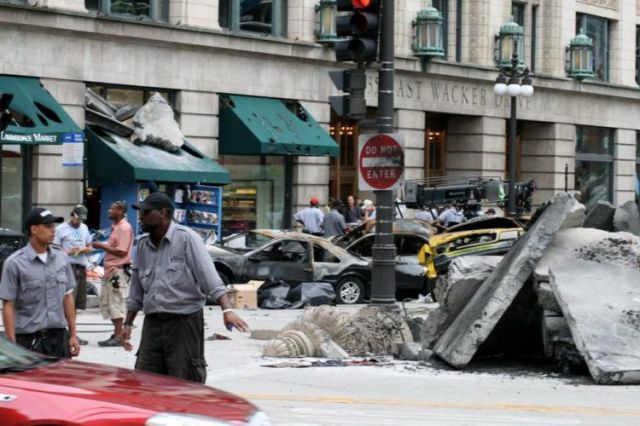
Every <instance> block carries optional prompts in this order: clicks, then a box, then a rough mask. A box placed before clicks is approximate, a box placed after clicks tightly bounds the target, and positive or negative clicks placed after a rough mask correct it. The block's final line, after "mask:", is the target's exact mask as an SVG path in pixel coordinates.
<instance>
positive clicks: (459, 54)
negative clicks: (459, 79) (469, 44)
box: [456, 0, 462, 62]
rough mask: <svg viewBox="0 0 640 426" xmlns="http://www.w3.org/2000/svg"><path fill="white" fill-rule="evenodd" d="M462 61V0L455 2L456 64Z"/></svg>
mask: <svg viewBox="0 0 640 426" xmlns="http://www.w3.org/2000/svg"><path fill="white" fill-rule="evenodd" d="M461 61H462V0H456V62H461Z"/></svg>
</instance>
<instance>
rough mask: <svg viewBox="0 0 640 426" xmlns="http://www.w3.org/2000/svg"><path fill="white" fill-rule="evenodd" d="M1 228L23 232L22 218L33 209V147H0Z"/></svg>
mask: <svg viewBox="0 0 640 426" xmlns="http://www.w3.org/2000/svg"><path fill="white" fill-rule="evenodd" d="M0 146H2V155H1V156H0V168H1V170H2V173H1V174H0V182H1V184H0V187H1V188H2V194H1V198H2V202H1V204H0V228H7V229H12V230H14V231H21V230H22V218H23V217H24V216H25V214H26V212H27V211H28V210H29V209H30V208H31V179H29V177H30V176H31V170H32V169H31V165H32V158H33V147H31V146H27V145H0Z"/></svg>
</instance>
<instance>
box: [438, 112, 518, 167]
mask: <svg viewBox="0 0 640 426" xmlns="http://www.w3.org/2000/svg"><path fill="white" fill-rule="evenodd" d="M445 143H446V147H445V149H446V157H447V158H446V168H447V175H448V176H485V177H501V178H503V177H504V172H505V161H506V156H505V147H506V121H505V120H504V119H502V118H493V117H468V116H451V117H450V118H449V121H448V123H447V140H446V141H445Z"/></svg>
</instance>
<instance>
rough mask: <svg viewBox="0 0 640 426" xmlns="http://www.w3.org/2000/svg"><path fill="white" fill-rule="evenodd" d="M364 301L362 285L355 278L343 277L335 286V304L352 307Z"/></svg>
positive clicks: (360, 281) (358, 279)
mask: <svg viewBox="0 0 640 426" xmlns="http://www.w3.org/2000/svg"><path fill="white" fill-rule="evenodd" d="M362 300H364V284H363V283H362V280H360V278H357V277H345V278H342V279H341V280H340V281H338V284H336V302H337V303H341V304H345V305H353V304H355V303H361V302H362Z"/></svg>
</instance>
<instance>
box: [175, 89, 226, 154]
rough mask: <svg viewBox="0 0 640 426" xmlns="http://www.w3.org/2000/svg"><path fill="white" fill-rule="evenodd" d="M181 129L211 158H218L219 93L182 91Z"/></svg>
mask: <svg viewBox="0 0 640 426" xmlns="http://www.w3.org/2000/svg"><path fill="white" fill-rule="evenodd" d="M178 110H179V111H180V129H181V130H182V133H183V134H184V136H185V138H186V139H187V140H188V141H189V142H190V143H191V144H193V145H195V146H196V148H198V149H199V150H200V151H202V153H203V154H204V155H206V156H207V157H209V158H213V159H215V158H218V110H219V103H218V95H217V94H215V93H206V92H190V91H186V90H184V91H182V92H180V96H179V98H178Z"/></svg>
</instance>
